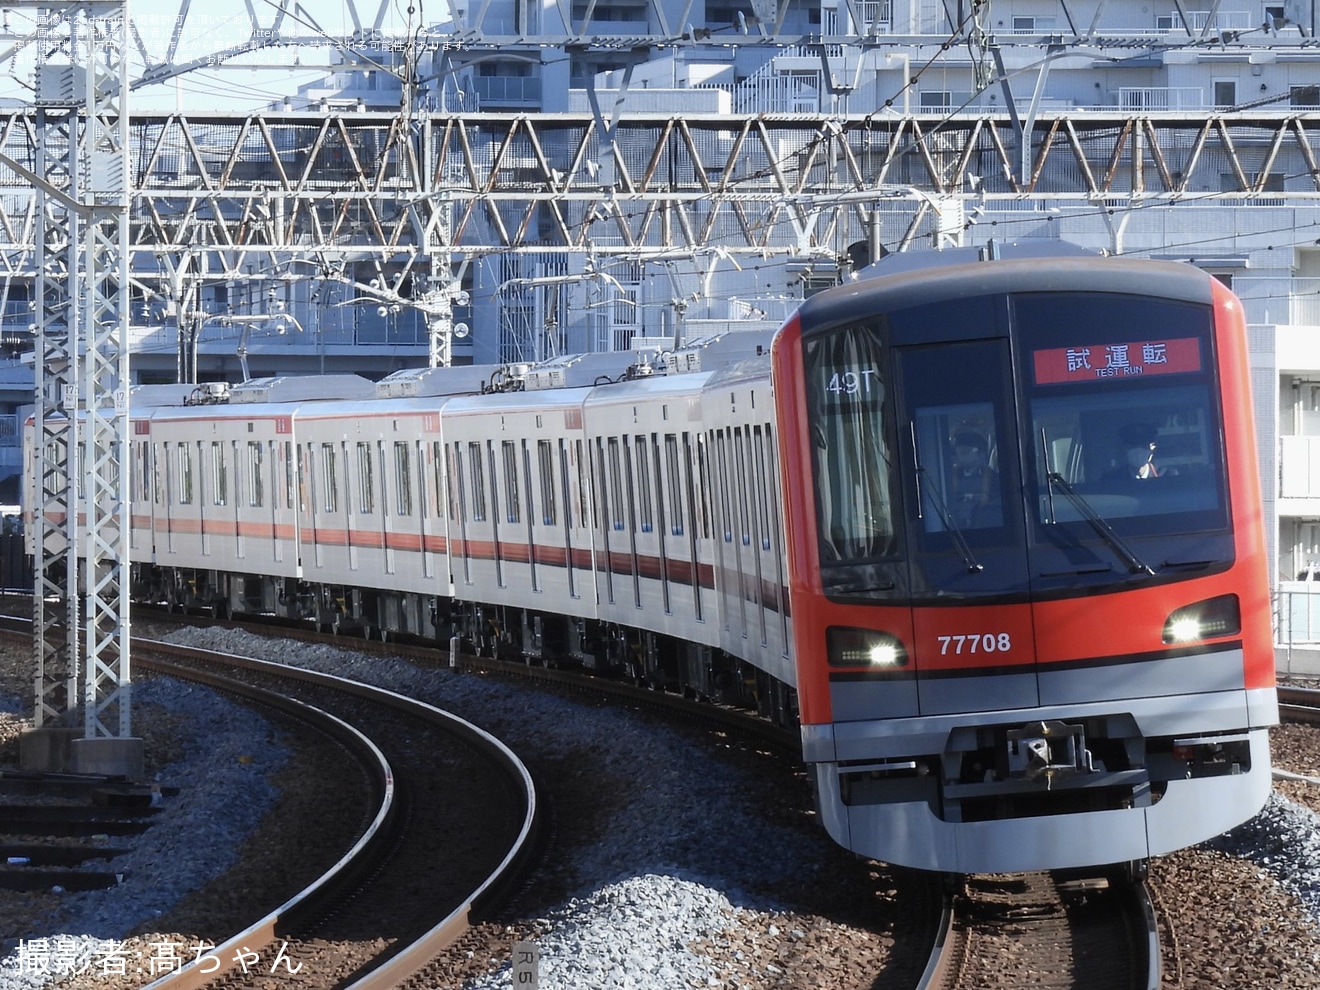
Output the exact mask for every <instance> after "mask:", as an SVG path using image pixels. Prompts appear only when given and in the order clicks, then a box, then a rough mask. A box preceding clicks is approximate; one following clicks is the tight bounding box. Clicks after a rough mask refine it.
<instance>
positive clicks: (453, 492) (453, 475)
mask: <svg viewBox="0 0 1320 990" xmlns="http://www.w3.org/2000/svg"><path fill="white" fill-rule="evenodd" d="M461 449H462V448H460V447H459V446H458V444H454V446H453V447H452V448H450V447H449V445H448V444H446V445H445V468H444V470H445V501H446V502H447V503H448V504H449V518H450V519H451V520H453V521H454V522H457V521H458V518H459V510H460V508H461V507H462V502H461V499H460V498H459V495H458V491H457V489H460V488H462V486H463V476H462V474H461V473H460V472H459V471H458V469H457V465H458V464H460V463H461V462H462V457H461V454H460V451H461ZM436 470H437V471H438V470H439V466H438V459H437V467H436Z"/></svg>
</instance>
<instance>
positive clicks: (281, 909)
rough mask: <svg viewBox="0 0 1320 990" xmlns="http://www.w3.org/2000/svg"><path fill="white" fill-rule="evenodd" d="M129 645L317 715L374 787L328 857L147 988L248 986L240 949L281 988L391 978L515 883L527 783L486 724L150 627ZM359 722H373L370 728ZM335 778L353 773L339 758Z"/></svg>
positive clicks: (528, 841) (151, 664)
mask: <svg viewBox="0 0 1320 990" xmlns="http://www.w3.org/2000/svg"><path fill="white" fill-rule="evenodd" d="M134 650H135V656H134V662H135V665H136V666H137V667H139V668H141V669H147V670H152V671H155V672H157V673H160V674H167V675H170V676H174V677H178V678H181V679H185V680H189V681H193V682H198V683H205V684H208V685H210V686H212V687H214V688H216V689H218V690H221V691H224V692H228V693H231V694H236V695H241V696H243V697H244V698H246V699H247V700H248V702H249V703H255V704H258V705H261V706H266V707H268V708H272V709H274V710H276V711H277V712H278V713H280V714H281V715H282V716H284V717H293V718H297V719H299V720H300V721H302V722H304V723H311V724H313V725H315V726H316V728H317V729H318V731H320V732H322V733H324V734H326V735H327V736H329V737H330V738H331V739H333V740H334V742H335V743H336V744H337V745H338V746H340V747H342V750H343V752H344V753H345V754H346V755H347V754H351V755H350V756H349V762H352V763H354V764H356V765H357V766H359V767H361V768H362V773H363V775H364V778H365V782H366V786H367V789H368V790H369V791H370V792H371V794H372V805H371V807H372V810H371V812H370V814H369V815H368V816H367V817H368V818H369V821H368V822H367V823H366V825H365V827H364V828H363V829H362V831H361V834H360V836H359V837H358V838H357V841H356V842H355V843H353V844H352V848H351V849H349V850H348V851H347V852H346V853H345V854H344V855H343V856H342V857H341V858H340V859H339V860H338V861H337V862H336V863H334V865H333V866H332V867H331V868H330V869H329V870H327V871H326V872H325V873H324V874H323V875H321V876H320V877H318V878H317V879H316V880H315V881H314V882H312V883H311V884H309V885H308V886H307V887H306V888H304V889H302V890H301V891H299V892H298V893H297V894H295V895H294V896H293V897H291V898H289V899H288V900H287V901H285V902H284V903H283V904H280V905H279V906H278V907H276V908H275V909H274V910H272V911H270V912H269V913H267V914H266V915H264V916H263V917H261V918H259V919H257V920H255V921H253V922H250V923H247V924H245V925H244V927H243V928H242V929H241V930H240V931H238V932H236V933H235V934H233V935H232V936H231V937H230V938H228V939H227V940H225V941H224V942H223V943H221V944H220V945H217V946H215V947H214V948H212V949H211V950H210V951H208V952H206V953H204V954H201V955H200V956H199V957H198V958H196V959H193V960H191V961H190V962H188V963H187V964H186V965H181V966H180V967H179V968H178V969H176V970H174V971H173V972H170V973H167V974H166V975H164V976H162V977H161V978H159V979H157V980H155V981H154V982H152V983H150V984H149V986H150V987H151V988H153V990H167V988H168V990H181V988H191V987H201V986H241V985H247V981H248V980H250V979H251V977H250V976H249V975H247V974H246V973H245V972H244V971H243V970H244V969H245V967H244V966H243V965H242V960H243V959H245V958H246V959H248V960H250V961H252V964H253V965H257V964H258V963H257V960H258V959H259V960H260V961H261V962H260V965H262V967H263V970H264V969H268V968H270V967H271V966H272V965H275V966H277V968H278V977H279V980H280V985H281V986H282V987H290V988H296V987H299V986H306V987H318V988H324V987H337V988H348V987H352V988H356V990H367V988H385V987H398V986H401V985H403V984H405V983H406V982H407V981H409V980H410V979H413V978H415V977H417V976H418V974H422V973H424V971H425V969H426V966H427V965H428V963H429V962H430V960H432V959H433V958H434V957H435V956H437V955H438V954H440V953H442V952H443V951H444V950H445V949H446V948H448V947H449V946H451V945H453V944H454V943H455V942H456V941H458V940H459V939H460V938H461V937H462V936H463V935H464V934H465V933H466V931H467V930H468V925H469V920H470V918H471V917H472V915H473V914H474V912H476V911H478V910H480V909H481V908H482V907H483V906H484V905H486V904H488V903H491V902H494V901H497V900H498V899H499V898H500V897H501V896H502V895H504V894H507V893H508V891H509V890H510V889H511V887H512V885H513V884H514V883H516V882H518V880H519V878H520V876H521V872H522V870H523V868H524V867H525V866H526V865H527V862H528V860H529V859H530V856H531V854H532V851H533V848H534V844H535V839H536V830H537V826H538V822H539V815H538V805H537V800H536V794H535V789H534V787H533V784H532V780H531V777H530V774H529V773H528V771H527V770H526V768H525V767H524V766H523V765H522V763H521V761H520V760H518V758H517V757H516V756H515V755H514V754H513V753H512V752H511V751H509V750H508V749H507V747H505V746H503V744H502V743H500V742H499V741H498V740H496V739H494V738H493V737H491V736H490V735H489V734H487V733H485V732H484V731H482V730H480V729H478V728H477V727H475V726H473V725H471V724H470V723H468V722H466V721H464V720H462V719H460V718H457V717H455V716H453V715H450V714H449V713H446V712H443V711H441V710H440V709H438V708H435V707H433V706H430V705H427V704H424V703H421V702H417V701H414V700H412V699H409V698H405V697H402V696H400V695H398V694H395V693H393V692H389V691H385V690H382V689H377V688H373V687H370V686H367V685H363V684H358V683H356V682H353V681H348V680H344V679H342V678H337V677H332V676H330V675H325V674H320V673H317V672H314V671H307V670H300V669H295V668H290V667H285V666H283V665H280V664H276V663H272V662H269V661H265V660H259V659H255V658H246V657H233V656H229V655H226V654H219V653H215V652H212V651H208V650H199V649H195V648H189V647H180V646H176V645H173V644H167V643H160V642H155V641H150V640H141V639H135V640H134ZM354 725H363V726H370V727H371V728H370V731H371V734H372V738H370V739H369V738H367V736H366V735H365V734H364V733H362V732H360V731H358V730H357V729H355V728H354V727H353V726H354ZM340 779H344V780H351V779H352V770H351V769H350V768H349V767H348V766H345V774H344V776H343V777H342V778H340ZM352 786H356V785H352ZM308 830H309V833H310V834H309V835H308V836H307V837H306V838H305V839H304V841H315V833H316V826H315V824H314V823H308ZM438 836H443V837H444V843H443V845H440V844H439V843H438V842H437V837H438ZM237 893H238V892H236V894H237ZM238 896H241V894H238ZM271 972H276V970H275V969H272V970H271Z"/></svg>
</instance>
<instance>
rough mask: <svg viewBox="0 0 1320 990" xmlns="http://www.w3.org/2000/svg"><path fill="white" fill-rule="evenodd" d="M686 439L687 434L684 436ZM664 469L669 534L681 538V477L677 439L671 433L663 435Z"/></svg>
mask: <svg viewBox="0 0 1320 990" xmlns="http://www.w3.org/2000/svg"><path fill="white" fill-rule="evenodd" d="M686 438H687V434H684V439H685V440H686ZM665 468H666V474H667V475H668V479H667V480H668V482H669V532H670V534H671V535H673V536H682V535H683V475H682V464H681V462H680V461H679V458H678V437H677V436H675V435H674V434H673V433H666V434H665Z"/></svg>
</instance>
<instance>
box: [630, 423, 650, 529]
mask: <svg viewBox="0 0 1320 990" xmlns="http://www.w3.org/2000/svg"><path fill="white" fill-rule="evenodd" d="M633 451H634V452H635V454H636V461H637V521H638V527H639V528H640V529H641V531H642V532H643V533H649V532H651V531H652V530H653V529H655V520H654V517H653V516H652V514H651V465H650V461H649V459H648V458H647V456H646V437H645V436H639V437H637V438H636V442H635V443H634V444H633Z"/></svg>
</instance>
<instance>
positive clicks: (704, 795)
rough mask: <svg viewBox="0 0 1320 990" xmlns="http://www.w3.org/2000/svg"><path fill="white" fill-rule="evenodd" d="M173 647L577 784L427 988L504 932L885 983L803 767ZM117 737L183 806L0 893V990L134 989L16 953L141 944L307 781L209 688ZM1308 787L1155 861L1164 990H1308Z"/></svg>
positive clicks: (498, 695)
mask: <svg viewBox="0 0 1320 990" xmlns="http://www.w3.org/2000/svg"><path fill="white" fill-rule="evenodd" d="M139 632H140V633H141V630H139ZM147 634H148V635H149V633H147ZM167 638H169V639H170V640H172V641H175V642H183V643H187V644H189V645H196V646H207V647H211V648H215V649H223V650H227V651H232V652H236V653H244V654H247V655H253V656H262V657H267V658H271V659H279V660H281V661H284V662H291V663H297V664H299V665H302V666H307V667H313V668H316V669H319V670H324V671H327V672H329V673H335V674H339V675H341V676H345V677H351V678H354V679H357V680H363V681H368V682H370V683H374V684H379V685H382V686H385V687H389V688H390V689H392V690H395V691H398V692H400V693H403V694H408V695H412V696H415V697H419V698H422V699H423V700H426V701H429V702H431V703H433V704H436V705H438V706H440V707H443V708H447V709H449V710H451V711H454V712H455V713H457V714H459V715H462V716H464V717H467V718H469V719H471V720H472V721H474V722H477V723H478V724H480V725H483V726H484V727H486V728H489V729H490V730H491V731H493V732H495V733H496V734H497V735H499V736H501V738H504V739H505V740H506V741H508V742H510V744H511V745H513V746H514V748H515V749H516V750H519V751H522V752H527V751H530V750H533V749H534V750H535V753H536V757H535V760H536V764H537V766H538V767H539V768H540V770H541V772H542V773H547V772H548V773H552V774H554V775H556V776H557V777H558V778H559V782H560V783H561V784H563V785H564V786H576V787H579V788H587V789H590V793H591V794H592V795H593V802H594V803H593V806H592V807H593V810H592V812H591V813H590V814H589V815H587V816H585V817H584V819H582V820H574V821H562V820H560V821H558V822H556V824H555V828H556V829H557V830H558V831H559V832H560V833H561V834H568V833H572V834H573V835H574V836H575V838H576V841H574V842H572V843H569V844H566V845H565V846H564V848H565V849H566V850H568V851H569V858H568V860H567V861H566V862H562V863H559V864H557V865H556V866H555V867H553V869H554V870H556V871H557V874H556V875H555V876H551V877H541V878H540V879H539V881H538V886H537V889H538V890H539V891H541V896H539V897H537V898H533V902H532V903H527V904H523V905H521V906H520V909H515V911H514V912H513V914H512V915H511V916H510V917H508V918H507V919H503V920H498V919H497V923H495V924H489V925H486V926H483V931H484V934H482V935H480V936H479V937H478V938H477V940H476V941H475V942H469V943H468V948H467V950H466V953H465V958H462V959H460V960H458V961H457V962H456V963H455V964H454V966H453V968H452V973H451V976H450V978H448V979H447V980H446V981H444V982H441V983H437V984H436V986H437V987H439V986H444V987H446V988H449V987H453V988H462V990H495V988H500V990H503V988H506V987H509V986H510V985H512V983H511V981H512V973H511V967H512V959H511V957H510V949H511V947H512V945H513V943H514V942H516V941H519V940H527V941H531V942H532V943H533V944H534V945H535V946H536V948H537V950H538V951H539V954H540V959H539V967H538V978H539V986H540V987H541V988H542V990H560V988H562V990H597V988H601V990H604V988H611V990H614V988H618V990H623V988H638V990H642V988H645V990H652V988H655V990H668V988H674V990H679V988H701V987H727V988H735V987H737V988H743V987H746V988H750V990H759V988H772V987H775V988H778V987H813V988H820V990H840V988H845V987H849V988H851V987H856V988H862V987H871V986H873V985H875V981H876V979H877V977H878V976H879V975H880V974H881V973H882V972H883V967H884V965H885V962H886V960H887V958H888V955H889V953H890V951H891V950H892V948H893V946H892V944H891V941H892V940H891V939H890V938H889V936H888V933H889V932H891V931H892V930H893V929H894V927H895V921H896V918H897V917H898V916H899V915H901V913H902V911H903V904H902V903H901V902H900V899H899V898H898V896H897V895H896V894H895V893H894V888H895V884H894V883H893V879H892V877H891V876H890V875H889V874H888V873H887V868H886V867H884V866H883V865H882V864H873V863H865V862H863V861H860V860H856V859H854V858H852V857H850V856H848V855H847V854H846V853H843V852H842V851H841V850H839V849H838V848H837V847H836V846H835V845H834V844H833V843H832V842H830V840H829V839H828V838H827V837H826V836H825V834H824V832H823V829H821V828H820V827H819V825H818V823H817V822H816V821H815V820H814V816H813V815H812V814H811V813H810V809H809V798H808V797H807V788H806V785H805V781H804V780H802V779H801V777H800V775H798V776H797V777H795V778H791V779H790V780H789V782H788V783H787V784H785V783H784V776H785V775H784V774H783V773H782V771H780V772H779V775H776V774H775V773H773V772H772V773H762V772H761V768H760V767H759V764H758V761H757V757H756V755H755V754H747V753H734V752H732V751H729V752H720V751H718V750H715V749H712V747H711V745H710V743H709V740H708V739H707V738H702V739H698V738H697V737H696V736H695V735H694V734H692V733H685V732H682V731H678V730H675V729H673V728H672V727H669V726H666V725H662V724H657V723H656V722H654V721H653V720H651V719H649V718H646V717H641V716H637V715H635V714H634V713H630V712H627V711H622V710H619V709H616V708H596V707H592V706H590V705H587V704H584V703H581V702H577V701H573V700H569V699H565V698H562V697H558V696H555V695H550V694H545V693H543V692H540V691H537V690H532V689H527V688H523V687H521V686H516V685H510V684H508V683H505V682H501V681H498V680H494V679H490V678H485V677H481V676H476V675H468V674H456V673H454V672H451V671H449V670H446V669H422V668H419V667H417V666H415V665H413V664H411V663H409V662H406V661H403V660H396V659H391V658H388V657H381V656H376V655H364V654H359V653H356V652H354V651H352V650H351V649H338V648H334V647H325V646H312V645H306V644H300V643H293V642H288V641H280V642H278V643H272V641H270V640H269V639H265V638H263V637H259V636H254V635H251V634H247V633H242V632H237V631H226V630H219V629H207V630H201V629H192V630H183V631H179V632H174V633H171V634H170V635H169V636H168V637H167ZM11 654H12V655H11ZM28 663H30V653H28V652H27V651H25V650H21V649H15V648H13V647H10V646H6V645H0V766H4V765H10V766H12V765H14V764H15V763H16V761H17V746H16V744H15V743H14V741H13V737H14V735H15V733H16V731H17V728H18V727H19V726H20V725H21V724H23V723H22V717H23V715H24V714H26V707H27V705H26V701H25V699H24V692H25V691H26V690H29V685H30V683H31V681H30V676H31V675H30V672H29V670H28V669H27V665H28ZM135 723H137V725H139V726H140V727H142V728H141V729H140V731H142V732H143V734H144V735H146V736H147V737H148V753H149V762H152V764H153V769H154V771H155V772H156V774H157V775H158V776H159V778H160V781H161V783H163V784H166V785H178V786H179V787H180V792H179V794H178V796H177V797H166V798H163V799H162V801H163V807H162V812H161V815H160V819H159V821H158V823H157V824H156V825H154V826H153V827H152V828H151V829H148V830H147V832H146V833H144V834H143V835H142V836H141V837H138V838H137V839H135V840H133V842H134V843H135V848H134V852H133V854H132V856H133V859H132V860H131V861H130V860H124V861H123V862H124V864H125V866H126V867H128V866H130V863H131V867H130V868H129V869H127V871H126V872H127V880H126V882H125V883H123V884H121V885H120V886H118V887H115V888H112V889H110V890H107V891H98V892H92V893H88V894H44V895H41V896H40V897H38V898H35V899H34V898H32V896H31V895H22V894H18V895H16V894H10V893H7V892H2V891H0V936H3V935H6V934H9V933H13V936H12V937H11V938H9V939H8V940H6V941H5V942H4V943H3V948H4V950H6V951H8V952H9V955H8V957H7V958H6V959H5V961H4V963H3V964H0V990H10V988H14V990H20V988H21V990H36V988H39V987H49V986H57V985H58V986H70V987H76V988H78V990H84V988H93V987H95V988H98V990H124V988H129V987H137V986H140V985H142V984H143V983H145V982H146V979H144V978H142V977H138V978H137V979H134V978H133V977H132V976H131V975H126V976H113V975H105V974H101V973H93V972H88V973H85V974H84V975H83V976H82V977H78V978H75V979H74V980H72V981H70V980H67V979H65V980H62V981H61V980H57V979H56V978H54V977H53V976H48V975H44V974H34V973H30V972H24V971H23V968H22V967H20V966H19V964H18V963H19V954H18V953H17V952H16V951H15V950H16V947H17V944H18V943H17V940H18V939H20V938H22V939H29V940H39V939H45V940H47V941H48V943H49V944H51V945H54V944H55V943H56V942H57V941H59V940H64V941H62V942H60V944H61V945H63V946H64V950H65V951H66V952H67V954H68V957H69V958H72V957H74V956H75V955H77V953H78V952H81V953H82V956H81V958H82V959H83V960H84V961H87V962H90V961H92V960H93V958H94V955H93V954H94V952H95V949H96V947H97V946H98V945H99V946H103V945H104V942H105V940H116V939H121V938H123V937H124V936H125V935H126V933H129V932H138V933H141V932H146V933H151V932H155V931H156V929H154V928H153V927H152V923H153V919H156V918H159V917H161V916H162V915H168V913H169V912H170V911H172V910H174V909H176V908H177V907H178V906H179V905H184V906H187V905H189V904H190V903H192V902H191V901H190V898H194V899H195V898H196V897H198V896H200V895H199V894H198V893H197V892H198V890H199V888H200V887H201V886H202V884H203V883H205V882H206V881H208V880H212V879H214V878H215V877H216V876H217V875H219V874H221V873H223V872H224V871H225V870H227V869H234V868H236V867H235V864H234V860H235V858H236V857H237V856H238V854H239V851H240V850H241V849H242V848H243V847H244V843H245V842H247V841H250V840H251V837H252V835H253V834H254V832H255V831H256V830H257V829H258V819H259V818H260V817H261V815H262V813H263V812H265V811H267V810H269V809H271V808H272V807H274V806H275V803H276V802H278V801H279V800H281V799H287V797H288V794H289V792H290V789H291V788H295V787H300V786H325V782H324V781H317V782H312V783H311V784H310V785H308V784H306V783H305V782H300V781H298V780H297V777H296V775H292V774H286V775H284V776H283V777H282V776H281V773H282V771H281V768H282V767H284V766H285V765H286V763H287V761H288V760H289V752H288V747H287V745H286V743H285V741H284V740H283V739H282V737H281V734H280V732H279V731H278V730H276V729H274V728H272V727H271V726H270V725H269V724H268V723H266V722H265V721H264V720H263V719H261V718H260V717H258V716H257V715H254V714H252V713H251V712H249V711H247V710H245V709H243V708H241V707H240V706H237V705H234V704H231V703H229V702H226V701H224V700H223V699H221V698H219V697H217V696H215V695H214V694H213V693H212V692H210V691H209V690H206V689H203V688H190V687H188V686H187V685H184V684H181V683H179V682H177V681H173V680H172V679H167V678H151V679H148V680H145V681H143V682H141V684H140V685H139V686H138V687H137V694H136V696H135ZM148 726H150V728H148ZM1277 731H1278V733H1279V736H1278V737H1277V739H1276V743H1275V748H1276V761H1277V762H1279V763H1282V764H1284V765H1285V766H1286V767H1287V769H1289V770H1292V771H1294V772H1296V773H1302V774H1311V775H1316V774H1320V741H1318V740H1320V736H1317V734H1316V733H1315V732H1314V730H1309V729H1305V728H1303V727H1297V726H1285V727H1281V729H1280V730H1277ZM1280 743H1282V745H1281V744H1280ZM1316 790H1320V788H1315V787H1313V786H1311V787H1308V786H1304V785H1300V784H1297V783H1291V784H1288V785H1286V786H1285V785H1281V788H1280V791H1281V793H1279V794H1276V795H1275V796H1274V797H1273V798H1272V799H1271V801H1270V803H1269V805H1268V806H1267V807H1266V809H1265V810H1264V811H1263V812H1262V813H1261V814H1260V815H1258V816H1257V817H1256V818H1254V819H1253V820H1252V821H1251V822H1249V823H1247V824H1246V825H1244V826H1242V827H1241V828H1239V829H1237V830H1235V831H1234V832H1233V833H1230V834H1229V835H1228V836H1224V837H1221V838H1219V839H1217V840H1215V841H1213V842H1211V843H1207V844H1205V845H1204V846H1203V847H1199V848H1197V849H1194V850H1187V851H1184V852H1181V853H1178V854H1176V855H1174V856H1170V857H1164V858H1163V859H1161V860H1158V861H1156V863H1155V864H1153V867H1152V877H1153V878H1154V880H1155V883H1156V889H1157V895H1158V896H1159V898H1160V900H1161V902H1162V909H1163V910H1164V911H1166V912H1167V913H1168V915H1169V917H1170V919H1171V921H1172V922H1173V923H1174V924H1175V925H1176V926H1177V931H1178V941H1179V946H1180V949H1179V951H1180V956H1181V961H1180V966H1181V973H1180V977H1181V985H1182V986H1184V987H1186V988H1195V990H1210V988H1215V990H1229V988H1243V990H1245V988H1255V987H1260V988H1265V987H1270V988H1300V987H1315V986H1317V985H1320V977H1317V976H1316V973H1317V972H1320V927H1318V926H1317V921H1316V919H1317V916H1318V912H1320V838H1317V837H1318V836H1320V821H1318V820H1317V816H1316V813H1315V811H1314V810H1313V809H1314V808H1315V807H1320V799H1318V798H1317V796H1316V795H1315V794H1314V792H1315V791H1316ZM1285 794H1286V795H1287V796H1284V795H1285ZM1296 802H1303V803H1296ZM1306 805H1310V807H1307V806H1306ZM237 868H241V864H238V867H237ZM546 891H552V892H554V896H553V897H550V898H547V897H545V896H544V894H545V892H546ZM1244 933H1245V935H1244ZM219 934H220V937H222V936H223V934H225V933H219ZM143 937H151V936H150V935H147V936H143ZM179 937H181V938H182V937H196V936H192V935H189V936H179ZM212 937H213V938H214V940H215V941H219V940H220V937H217V936H216V935H215V934H213V935H212ZM483 939H484V941H483ZM29 961H30V960H29Z"/></svg>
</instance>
